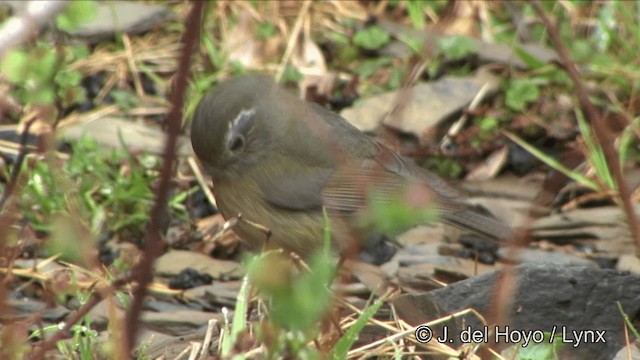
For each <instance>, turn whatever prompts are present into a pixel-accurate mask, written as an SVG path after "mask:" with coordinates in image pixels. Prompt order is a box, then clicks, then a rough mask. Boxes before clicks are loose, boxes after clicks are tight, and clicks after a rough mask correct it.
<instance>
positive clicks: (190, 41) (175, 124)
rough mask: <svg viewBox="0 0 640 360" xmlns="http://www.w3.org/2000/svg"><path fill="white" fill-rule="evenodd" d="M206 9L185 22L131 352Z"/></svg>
mask: <svg viewBox="0 0 640 360" xmlns="http://www.w3.org/2000/svg"><path fill="white" fill-rule="evenodd" d="M203 9H204V2H202V1H193V2H192V8H191V11H190V12H189V16H188V17H187V20H186V22H185V24H186V32H185V33H184V35H183V37H182V41H181V42H182V44H183V49H182V54H181V56H180V61H179V64H178V70H177V72H176V76H175V87H174V91H173V94H172V97H171V98H172V104H171V105H172V106H171V110H170V112H169V115H168V117H167V122H168V123H167V129H166V131H167V141H166V143H165V150H164V156H163V163H162V169H161V170H160V184H159V185H158V190H157V193H156V201H155V204H154V206H153V209H152V210H151V216H150V220H149V224H148V225H147V231H146V236H145V251H144V255H143V257H142V260H141V261H140V263H139V264H138V266H136V267H135V268H134V269H133V272H132V274H133V278H134V279H135V281H136V282H137V284H138V285H137V286H136V287H135V288H134V290H133V299H132V301H131V306H130V307H129V311H128V312H127V316H126V320H125V335H124V337H123V338H122V341H123V344H122V345H123V348H124V351H125V352H126V354H128V355H129V356H130V354H131V353H132V350H133V346H134V344H135V340H136V335H137V331H138V327H139V317H140V313H141V312H142V303H143V301H144V297H145V295H146V294H147V286H148V285H149V284H150V283H151V280H152V277H153V276H152V268H153V263H154V262H155V260H156V258H157V257H158V256H160V254H161V253H162V251H163V250H164V244H163V242H162V239H161V234H160V229H161V228H162V222H163V221H162V219H163V218H164V217H165V214H166V210H167V203H168V200H169V192H170V190H171V179H172V175H173V172H174V169H175V162H176V160H177V156H176V144H177V141H178V134H179V132H180V127H181V125H182V109H183V108H184V103H185V92H186V88H187V82H188V78H189V68H190V64H191V55H192V54H193V50H194V49H195V47H196V45H197V44H198V43H199V39H200V28H201V26H202V14H203Z"/></svg>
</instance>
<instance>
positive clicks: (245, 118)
mask: <svg viewBox="0 0 640 360" xmlns="http://www.w3.org/2000/svg"><path fill="white" fill-rule="evenodd" d="M255 115H256V109H254V108H251V109H242V110H241V111H240V113H238V115H237V116H236V117H235V118H234V119H233V121H231V122H230V123H229V124H228V125H227V134H226V136H225V141H226V143H227V144H229V145H230V144H231V142H232V141H233V139H234V138H235V137H236V136H238V135H242V134H246V132H247V131H248V130H249V128H250V127H251V125H252V124H253V120H254V119H255Z"/></svg>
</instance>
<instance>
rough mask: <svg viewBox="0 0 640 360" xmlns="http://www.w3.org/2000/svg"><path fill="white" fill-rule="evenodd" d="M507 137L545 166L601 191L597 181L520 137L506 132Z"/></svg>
mask: <svg viewBox="0 0 640 360" xmlns="http://www.w3.org/2000/svg"><path fill="white" fill-rule="evenodd" d="M505 135H507V137H508V138H509V139H511V140H512V141H513V142H515V143H516V144H518V145H519V146H520V147H522V148H523V149H525V150H527V151H528V152H530V153H531V154H532V155H533V156H535V157H536V158H538V159H540V160H541V161H542V162H544V163H545V164H547V165H549V166H550V167H551V168H553V169H555V170H557V171H559V172H561V173H563V174H565V175H566V176H567V177H569V178H570V179H572V180H574V181H576V182H578V183H580V184H582V185H583V186H586V187H588V188H590V189H593V190H595V191H599V190H601V189H600V186H598V184H597V183H596V182H595V181H593V180H591V179H589V178H588V177H586V176H584V175H582V174H580V173H579V172H577V171H573V170H571V169H569V168H567V167H566V166H564V165H562V163H561V162H559V161H558V160H556V159H555V158H553V157H551V156H549V155H547V154H545V153H544V152H542V151H540V150H538V149H537V148H535V147H534V146H532V145H530V144H529V143H527V142H526V141H524V140H522V139H521V138H519V137H518V136H516V135H514V134H511V133H509V132H505Z"/></svg>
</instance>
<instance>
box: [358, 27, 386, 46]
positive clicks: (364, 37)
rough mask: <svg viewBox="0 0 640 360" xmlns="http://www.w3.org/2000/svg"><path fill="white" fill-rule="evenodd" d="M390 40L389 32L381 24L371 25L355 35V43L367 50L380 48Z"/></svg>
mask: <svg viewBox="0 0 640 360" xmlns="http://www.w3.org/2000/svg"><path fill="white" fill-rule="evenodd" d="M390 40H391V36H390V35H389V33H387V31H386V30H384V29H383V28H381V27H379V26H369V27H367V28H364V29H362V30H359V31H358V32H356V34H355V35H354V36H353V43H354V44H356V45H358V46H359V47H361V48H363V49H367V50H378V49H380V48H381V47H383V46H384V45H385V44H387V43H388V42H389V41H390Z"/></svg>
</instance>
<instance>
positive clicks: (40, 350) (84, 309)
mask: <svg viewBox="0 0 640 360" xmlns="http://www.w3.org/2000/svg"><path fill="white" fill-rule="evenodd" d="M130 280H131V278H129V277H125V278H121V279H118V280H116V281H114V282H113V283H112V284H111V285H110V286H108V287H106V288H104V289H101V290H96V291H93V293H92V295H91V297H90V298H89V300H87V302H86V303H84V305H82V306H81V307H80V308H79V309H78V310H77V311H76V312H75V313H73V314H72V315H71V316H70V317H69V318H68V319H66V320H65V322H64V326H63V328H62V329H60V330H58V331H57V332H55V333H53V335H52V336H51V337H50V338H48V339H47V340H45V341H42V342H41V343H39V344H36V345H35V346H34V348H33V349H34V350H33V352H32V353H30V354H28V355H27V359H35V360H37V359H44V358H45V354H46V352H47V350H49V349H52V348H53V347H55V345H56V343H57V342H58V341H60V340H62V339H63V338H65V337H66V336H67V335H68V333H69V329H70V328H71V327H72V326H73V325H75V324H76V323H77V322H78V321H80V320H82V318H83V317H84V316H85V315H87V314H88V313H89V311H91V309H93V308H94V307H95V306H96V305H98V304H99V303H100V302H101V301H102V300H103V299H106V298H107V297H108V296H109V295H111V294H113V293H114V292H116V291H118V290H119V289H120V288H121V287H122V286H124V285H125V284H127V283H128V282H129V281H130Z"/></svg>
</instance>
